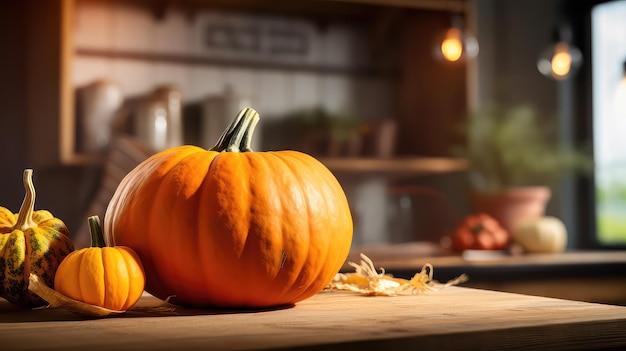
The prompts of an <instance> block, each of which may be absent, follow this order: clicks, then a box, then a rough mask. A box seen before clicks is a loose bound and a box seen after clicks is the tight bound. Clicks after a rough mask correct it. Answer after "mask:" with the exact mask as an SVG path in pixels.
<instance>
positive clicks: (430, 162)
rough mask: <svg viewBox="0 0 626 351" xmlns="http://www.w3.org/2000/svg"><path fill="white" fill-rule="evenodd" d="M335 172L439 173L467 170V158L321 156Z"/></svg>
mask: <svg viewBox="0 0 626 351" xmlns="http://www.w3.org/2000/svg"><path fill="white" fill-rule="evenodd" d="M319 160H320V161H321V162H322V163H323V164H324V165H326V167H328V168H329V169H330V170H331V171H333V172H342V173H343V172H368V173H371V174H397V173H409V174H439V173H450V172H459V171H464V170H467V168H468V162H467V160H465V159H458V158H445V157H407V158H392V159H377V158H319Z"/></svg>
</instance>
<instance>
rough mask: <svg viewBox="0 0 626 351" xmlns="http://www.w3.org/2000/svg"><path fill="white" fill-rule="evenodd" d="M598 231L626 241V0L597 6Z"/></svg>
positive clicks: (611, 241)
mask: <svg viewBox="0 0 626 351" xmlns="http://www.w3.org/2000/svg"><path fill="white" fill-rule="evenodd" d="M591 34H592V35H591V55H592V57H593V60H592V67H591V70H592V77H593V78H592V102H593V140H594V151H595V155H594V157H595V163H596V170H595V196H596V206H595V208H596V233H597V240H598V242H599V243H600V244H601V245H624V244H626V76H625V74H626V0H620V1H613V2H607V3H602V4H598V5H596V6H594V7H593V9H592V11H591Z"/></svg>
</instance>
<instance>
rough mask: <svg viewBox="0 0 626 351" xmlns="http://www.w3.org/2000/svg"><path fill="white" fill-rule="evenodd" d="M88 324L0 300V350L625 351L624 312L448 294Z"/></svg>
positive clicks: (146, 308)
mask: <svg viewBox="0 0 626 351" xmlns="http://www.w3.org/2000/svg"><path fill="white" fill-rule="evenodd" d="M162 306H163V305H162V302H161V301H159V300H157V299H155V298H154V297H152V296H150V295H144V297H143V298H142V300H141V301H140V303H139V304H138V305H137V306H136V307H135V308H133V309H132V310H130V311H128V312H126V313H125V314H122V315H119V316H116V317H109V318H104V319H94V320H86V319H84V318H80V317H77V316H75V315H73V314H71V313H70V312H67V311H65V310H61V309H51V308H48V309H40V310H20V309H19V308H17V307H14V306H12V305H10V304H9V303H8V302H6V301H5V300H1V301H0V350H15V351H18V350H90V351H95V350H115V351H120V350H211V349H219V350H257V349H281V348H288V349H301V350H314V349H324V350H332V349H341V350H364V349H365V350H373V349H380V350H391V349H398V350H399V349H411V350H413V349H415V350H454V349H462V350H468V349H470V350H471V349H480V350H529V349H532V350H558V349H598V348H607V347H625V348H626V333H624V330H626V307H620V306H613V305H602V304H592V303H585V302H575V301H568V300H559V299H553V298H544V297H535V296H527V295H520V294H511V293H502V292H495V291H488V290H480V289H471V288H464V287H449V288H446V289H444V290H441V291H439V292H436V293H429V294H422V295H414V296H396V297H366V296H361V295H356V294H352V293H345V292H322V293H320V294H318V295H316V296H314V297H312V298H310V299H308V300H306V301H303V302H301V303H298V304H297V305H295V306H288V307H285V308H277V309H270V310H264V311H234V310H226V311H225V310H197V309H187V308H181V307H176V308H175V309H174V310H171V309H166V308H162Z"/></svg>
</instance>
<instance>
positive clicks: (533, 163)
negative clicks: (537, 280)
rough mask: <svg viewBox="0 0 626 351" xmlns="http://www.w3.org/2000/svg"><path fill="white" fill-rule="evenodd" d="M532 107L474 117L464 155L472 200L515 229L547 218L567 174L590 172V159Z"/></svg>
mask: <svg viewBox="0 0 626 351" xmlns="http://www.w3.org/2000/svg"><path fill="white" fill-rule="evenodd" d="M553 125H554V124H551V123H550V122H549V121H547V119H542V120H540V119H539V116H538V114H537V112H536V110H535V109H534V108H533V107H532V106H530V105H518V106H511V107H504V106H498V105H489V106H485V107H483V108H481V109H479V110H478V112H477V113H475V114H473V115H472V116H470V118H469V119H468V121H467V126H466V128H465V131H466V137H467V145H466V147H464V148H463V150H462V154H463V155H464V156H465V157H466V158H467V159H468V161H469V164H470V170H469V176H470V184H471V186H472V194H471V201H472V204H473V205H474V208H475V210H476V211H477V212H485V213H488V214H490V215H492V216H493V217H494V218H496V219H497V220H499V221H500V222H501V224H502V225H503V226H504V227H505V228H506V229H508V230H509V231H512V230H513V229H514V227H515V226H516V225H517V224H518V223H520V222H521V221H524V220H528V219H532V218H536V217H539V216H542V215H543V214H544V213H545V206H546V204H547V202H548V201H549V199H550V197H551V188H552V187H553V186H554V185H555V184H556V182H557V181H558V179H559V177H560V176H561V175H563V174H564V172H566V171H578V170H585V169H589V168H590V166H591V161H590V158H589V157H588V156H587V155H585V153H583V152H582V151H581V150H579V149H576V148H573V147H570V148H568V147H565V146H564V145H563V144H562V143H561V142H560V141H559V138H558V137H557V135H556V130H555V128H553V127H552V126H553Z"/></svg>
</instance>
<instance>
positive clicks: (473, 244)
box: [452, 213, 510, 251]
mask: <svg viewBox="0 0 626 351" xmlns="http://www.w3.org/2000/svg"><path fill="white" fill-rule="evenodd" d="M509 240H510V234H509V232H507V231H506V230H505V229H504V228H503V227H502V226H501V225H500V223H498V221H497V220H495V219H494V218H493V217H491V216H489V215H488V214H485V213H478V214H473V215H469V216H467V217H465V218H464V219H463V220H462V221H461V223H459V224H458V226H457V227H456V229H455V230H454V234H453V236H452V248H453V249H455V250H457V251H463V250H501V249H504V248H506V247H507V245H508V243H509Z"/></svg>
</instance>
